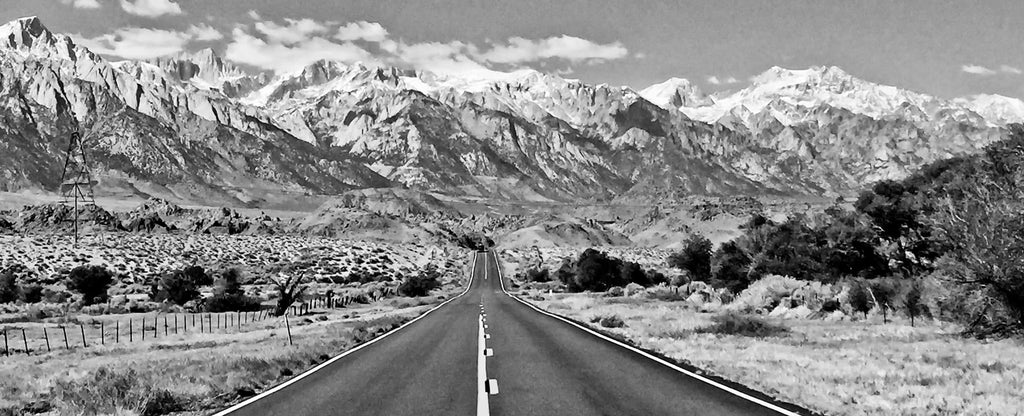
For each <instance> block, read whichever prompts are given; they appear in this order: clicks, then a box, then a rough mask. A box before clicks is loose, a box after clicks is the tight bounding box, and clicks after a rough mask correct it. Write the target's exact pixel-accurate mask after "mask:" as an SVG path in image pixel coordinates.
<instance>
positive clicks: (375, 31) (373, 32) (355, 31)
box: [334, 21, 388, 42]
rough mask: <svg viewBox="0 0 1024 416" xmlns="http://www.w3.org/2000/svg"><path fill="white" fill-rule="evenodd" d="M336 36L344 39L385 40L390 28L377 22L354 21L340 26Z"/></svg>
mask: <svg viewBox="0 0 1024 416" xmlns="http://www.w3.org/2000/svg"><path fill="white" fill-rule="evenodd" d="M334 38H335V39H338V40H343V41H351V40H365V41H367V42H383V41H384V40H385V39H387V38H388V30H387V29H384V26H381V25H380V23H376V22H366V21H359V22H352V23H349V24H347V25H344V26H342V27H340V28H338V34H337V35H334Z"/></svg>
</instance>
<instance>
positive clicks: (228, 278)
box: [206, 268, 260, 312]
mask: <svg viewBox="0 0 1024 416" xmlns="http://www.w3.org/2000/svg"><path fill="white" fill-rule="evenodd" d="M241 280H242V272H241V271H240V270H238V269H235V268H231V269H228V270H226V271H224V272H223V273H221V275H220V278H218V279H217V281H216V285H215V287H214V290H213V296H211V297H210V298H209V299H207V300H206V311H207V312H234V311H258V310H260V300H259V299H256V298H253V297H250V296H246V294H245V291H243V290H242V283H241Z"/></svg>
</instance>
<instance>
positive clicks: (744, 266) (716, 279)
mask: <svg viewBox="0 0 1024 416" xmlns="http://www.w3.org/2000/svg"><path fill="white" fill-rule="evenodd" d="M750 263H751V260H750V257H748V256H747V254H746V253H744V252H743V249H741V248H740V246H739V245H738V244H737V243H736V242H735V241H729V242H726V243H724V244H722V245H721V246H720V247H718V250H716V251H715V256H714V259H713V261H712V267H711V281H710V282H708V283H710V284H711V285H712V286H714V287H716V288H726V289H729V290H730V291H731V292H733V293H739V292H740V291H742V290H743V289H746V288H747V286H750V283H751V282H753V281H754V280H755V279H753V278H752V276H751V273H750V270H749V269H750Z"/></svg>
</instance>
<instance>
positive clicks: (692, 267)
mask: <svg viewBox="0 0 1024 416" xmlns="http://www.w3.org/2000/svg"><path fill="white" fill-rule="evenodd" d="M668 265H669V266H671V267H675V268H678V269H680V270H685V271H687V272H688V273H689V274H690V276H691V277H692V278H693V279H696V280H700V281H705V282H706V281H708V279H710V278H711V240H708V239H707V238H705V237H704V236H702V235H700V234H693V235H691V236H690V238H688V239H687V240H686V242H684V243H683V249H682V250H680V251H679V252H678V253H673V254H672V255H670V256H669V257H668Z"/></svg>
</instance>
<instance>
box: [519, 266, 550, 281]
mask: <svg viewBox="0 0 1024 416" xmlns="http://www.w3.org/2000/svg"><path fill="white" fill-rule="evenodd" d="M523 277H524V280H526V281H527V282H538V283H544V282H550V281H551V272H550V271H549V270H548V269H546V268H543V267H541V268H530V269H527V270H526V273H525V274H524V276H523Z"/></svg>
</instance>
